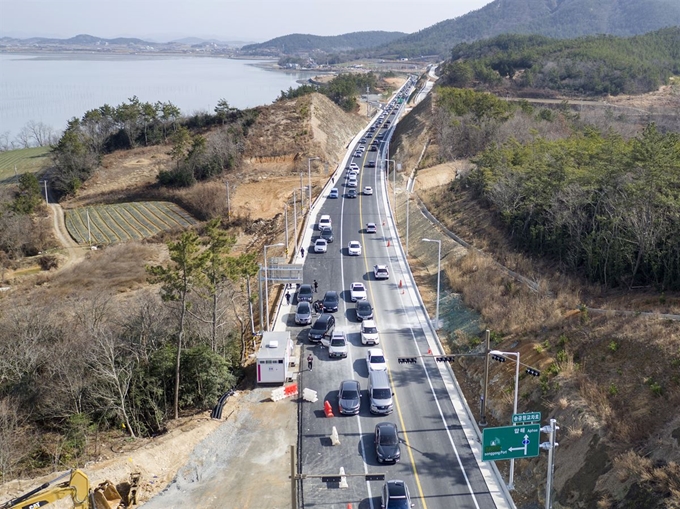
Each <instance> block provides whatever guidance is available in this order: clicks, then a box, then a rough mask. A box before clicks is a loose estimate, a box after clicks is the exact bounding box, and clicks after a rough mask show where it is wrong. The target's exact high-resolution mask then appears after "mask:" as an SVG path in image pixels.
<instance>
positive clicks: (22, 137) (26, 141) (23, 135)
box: [14, 126, 32, 148]
mask: <svg viewBox="0 0 680 509" xmlns="http://www.w3.org/2000/svg"><path fill="white" fill-rule="evenodd" d="M31 139H32V135H31V130H30V129H29V128H28V126H24V127H22V128H21V131H19V133H18V134H17V135H16V137H15V138H14V140H15V141H16V143H17V145H19V147H20V148H30V147H31Z"/></svg>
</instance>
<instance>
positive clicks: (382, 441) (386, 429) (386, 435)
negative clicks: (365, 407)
mask: <svg viewBox="0 0 680 509" xmlns="http://www.w3.org/2000/svg"><path fill="white" fill-rule="evenodd" d="M375 453H376V455H377V458H378V462H379V463H384V462H387V461H390V462H394V463H396V462H397V461H399V460H400V459H401V448H400V447H399V433H398V432H397V425H396V424H394V423H391V422H379V423H378V424H376V425H375Z"/></svg>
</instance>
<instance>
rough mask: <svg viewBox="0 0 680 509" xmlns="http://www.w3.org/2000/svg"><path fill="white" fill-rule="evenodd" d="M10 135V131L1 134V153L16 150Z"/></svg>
mask: <svg viewBox="0 0 680 509" xmlns="http://www.w3.org/2000/svg"><path fill="white" fill-rule="evenodd" d="M10 134H11V133H10V132H9V131H4V132H2V133H0V152H7V151H8V150H12V149H14V142H13V141H12V140H11V139H10Z"/></svg>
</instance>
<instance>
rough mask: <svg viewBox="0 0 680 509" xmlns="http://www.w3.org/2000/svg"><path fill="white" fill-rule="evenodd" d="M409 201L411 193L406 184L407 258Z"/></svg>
mask: <svg viewBox="0 0 680 509" xmlns="http://www.w3.org/2000/svg"><path fill="white" fill-rule="evenodd" d="M410 202H411V193H410V192H409V190H408V185H407V186H406V257H407V258H408V228H409V210H408V209H409V203H410Z"/></svg>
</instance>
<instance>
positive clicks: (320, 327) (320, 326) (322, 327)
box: [312, 320, 326, 331]
mask: <svg viewBox="0 0 680 509" xmlns="http://www.w3.org/2000/svg"><path fill="white" fill-rule="evenodd" d="M312 330H323V331H325V330H326V323H325V322H323V323H322V322H321V321H320V320H317V321H316V323H315V324H314V325H312Z"/></svg>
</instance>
